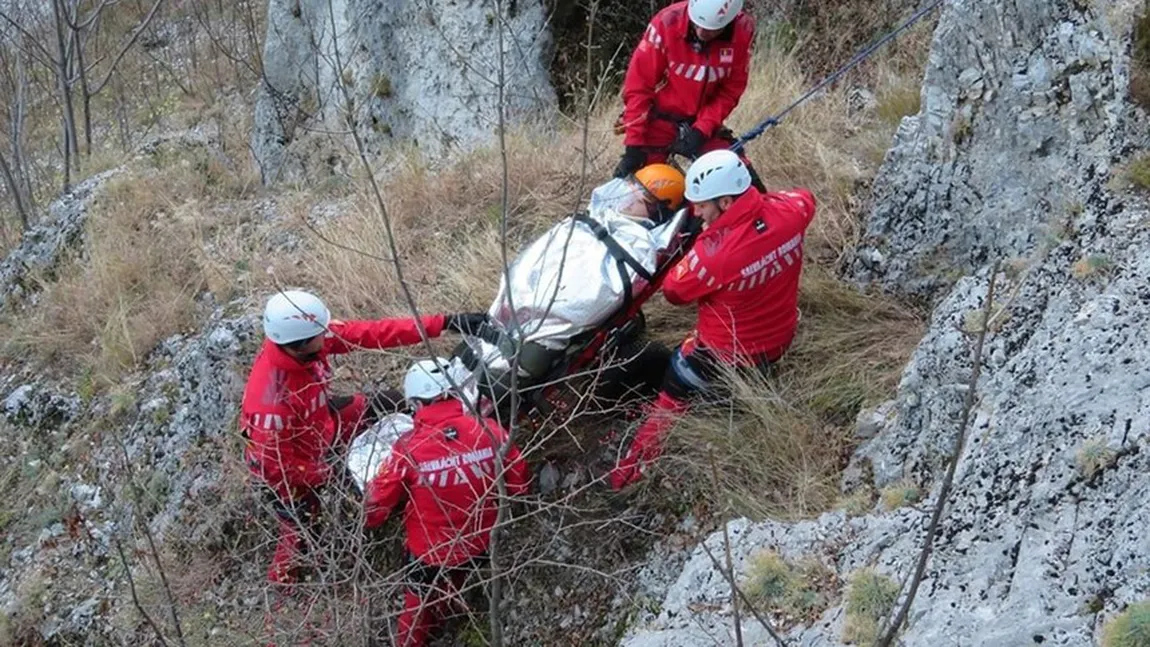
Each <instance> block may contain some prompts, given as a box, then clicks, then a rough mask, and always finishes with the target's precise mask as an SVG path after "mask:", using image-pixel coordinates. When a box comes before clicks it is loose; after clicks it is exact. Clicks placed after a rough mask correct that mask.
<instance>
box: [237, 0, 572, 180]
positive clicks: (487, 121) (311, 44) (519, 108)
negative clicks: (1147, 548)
mask: <svg viewBox="0 0 1150 647" xmlns="http://www.w3.org/2000/svg"><path fill="white" fill-rule="evenodd" d="M329 5H330V6H329ZM547 18H548V15H547V10H546V8H545V6H544V2H543V0H520V1H519V2H510V3H504V15H503V18H502V22H501V21H500V20H499V19H498V18H497V16H496V15H495V8H494V4H493V3H490V2H481V1H480V0H431V1H430V2H427V1H423V0H390V1H388V2H373V1H369V0H332V1H331V2H330V3H329V0H270V1H269V4H268V31H267V39H266V41H265V48H264V72H265V74H264V82H263V83H262V85H261V87H260V96H259V100H258V103H257V106H256V129H255V133H254V134H253V138H252V148H253V151H254V153H255V156H256V158H257V159H258V160H259V162H260V165H261V167H262V170H263V175H264V180H265V182H269V183H270V182H275V181H278V180H287V181H292V180H298V179H302V178H305V177H307V175H305V174H306V173H307V172H308V169H309V168H310V169H312V170H315V169H317V168H318V167H326V170H328V171H331V170H336V171H338V170H340V169H341V168H343V167H345V166H346V165H347V164H349V163H355V164H358V162H352V161H351V158H350V157H348V158H347V159H343V158H341V157H340V156H338V155H335V154H333V153H329V152H325V151H329V150H330V149H331V147H330V146H329V144H325V143H324V141H323V140H324V139H325V138H327V137H328V135H327V133H332V132H335V133H343V132H346V131H347V123H348V121H347V114H348V110H347V101H346V99H347V97H350V98H351V100H352V103H353V106H352V110H351V114H353V115H354V123H355V125H356V129H357V132H358V133H359V135H360V136H361V138H362V141H363V143H364V145H365V148H366V149H367V150H366V152H367V153H368V155H369V157H370V159H372V160H373V161H377V160H378V158H379V156H380V154H381V152H383V151H384V150H386V149H387V148H388V147H390V146H392V145H394V144H397V143H402V144H414V145H415V146H417V147H418V148H419V149H420V150H421V151H423V152H425V153H427V154H429V155H431V156H433V157H439V156H442V155H444V154H446V153H451V152H452V151H458V150H466V149H468V148H470V147H472V146H474V145H475V144H477V143H485V142H488V141H491V138H492V135H493V134H494V133H495V132H496V129H497V127H498V122H499V112H498V109H497V108H498V105H499V78H500V76H501V67H502V77H503V79H504V83H503V85H504V92H503V96H504V98H503V103H504V110H505V115H506V117H507V119H508V121H509V123H520V122H523V121H524V120H533V119H540V118H547V117H548V115H551V114H552V113H553V112H554V110H555V106H556V95H555V90H554V88H553V87H552V85H551V81H550V76H549V71H548V69H547V62H548V60H549V59H548V56H549V54H550V48H551V40H550V31H549V29H548V26H547ZM501 24H502V29H500V25H501ZM501 32H502V36H500V33H501ZM501 42H502V54H501V53H500V51H501V48H500V43H501ZM501 58H502V63H501V62H500V59H501ZM337 61H338V64H337ZM345 90H346V92H347V95H345V94H344V91H345ZM343 145H347V147H348V148H347V150H349V151H353V150H354V145H353V144H352V142H351V140H350V138H348V140H347V141H341V142H339V143H338V146H343ZM325 147H326V148H325ZM344 170H346V169H344Z"/></svg>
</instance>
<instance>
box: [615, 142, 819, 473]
mask: <svg viewBox="0 0 1150 647" xmlns="http://www.w3.org/2000/svg"><path fill="white" fill-rule="evenodd" d="M687 200H689V201H690V202H691V205H692V208H693V210H694V213H695V214H696V215H697V216H699V217H700V218H702V220H703V222H704V223H706V227H707V228H706V230H705V231H704V232H703V233H702V234H700V235H699V237H698V239H697V240H696V241H695V244H694V246H693V247H692V248H691V251H690V252H689V253H688V254H687V255H686V256H685V257H683V260H681V261H680V262H679V264H678V265H676V266H675V268H674V269H672V270H671V272H670V274H669V275H668V276H667V278H666V280H665V281H664V283H663V294H665V295H666V297H667V301H669V302H671V303H672V304H674V305H688V304H692V303H693V304H697V306H698V311H699V312H698V321H697V323H696V326H695V330H694V332H692V333H691V335H690V336H688V337H687V339H686V340H685V341H684V342H683V343H682V344H681V345H680V346H679V348H678V349H676V351H675V353H674V355H673V356H672V357H671V365H670V367H669V368H668V369H667V372H666V373H665V374H664V380H663V387H662V390H661V391H660V393H659V396H658V398H657V399H656V400H655V402H654V404H653V405H652V406H651V408H650V409H649V411H648V413H647V416H646V418H645V419H644V420H643V422H642V424H640V426H639V429H638V430H637V431H636V432H635V438H634V440H633V441H632V443H631V447H630V449H629V451H628V452H627V454H626V455H625V456H624V457H623V458H622V459H621V460H620V461H619V462H618V464H617V465H616V466H615V469H613V470H612V471H611V473H610V475H609V481H610V485H611V487H612V488H613V489H616V490H617V489H620V488H622V487H624V486H626V485H629V484H631V483H633V482H635V481H637V480H638V479H639V478H640V477H641V473H642V468H643V466H644V465H645V464H647V463H649V462H651V461H652V460H654V459H655V458H657V457H658V455H659V453H660V444H661V441H662V438H663V436H664V435H665V434H666V432H667V430H668V429H669V428H670V427H671V426H672V425H673V424H674V421H675V419H676V418H677V417H678V416H679V415H681V414H682V413H684V412H685V411H686V410H687V408H688V397H689V396H690V395H691V394H693V393H695V392H698V391H703V390H706V389H707V388H708V387H709V386H710V384H709V383H710V381H711V380H712V379H713V378H715V377H716V375H717V374H718V373H719V369H720V367H721V366H722V365H728V366H738V367H750V368H759V369H762V368H765V367H767V366H769V365H770V364H771V363H773V362H776V361H778V359H779V358H780V357H782V355H783V353H784V352H786V350H787V348H788V347H789V346H790V344H791V340H792V339H793V337H794V334H795V327H796V326H797V325H798V317H799V310H798V297H799V278H800V275H801V273H802V267H803V236H804V233H805V232H806V229H807V227H808V226H809V225H810V223H811V219H812V218H814V214H815V200H814V197H813V196H812V195H811V193H810V192H809V191H806V190H804V189H795V190H792V191H783V192H779V193H760V192H758V191H755V190H751V176H750V173H749V172H748V171H747V168H746V165H745V164H744V163H743V161H742V160H741V159H740V158H739V156H738V155H736V154H735V153H733V152H731V151H728V150H719V151H714V152H711V153H707V154H705V155H703V156H701V157H700V158H699V159H698V160H696V161H695V163H694V164H692V165H691V167H690V168H689V169H688V170H687Z"/></svg>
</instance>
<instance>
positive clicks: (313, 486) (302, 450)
mask: <svg viewBox="0 0 1150 647" xmlns="http://www.w3.org/2000/svg"><path fill="white" fill-rule="evenodd" d="M485 320H486V315H484V314H482V313H477V314H458V315H435V316H429V317H424V318H423V319H422V324H423V328H424V330H425V331H426V332H427V335H428V336H429V337H438V336H439V334H440V333H441V332H442V331H443V330H444V329H445V328H450V329H452V330H456V331H459V332H464V331H471V330H474V329H475V328H478V327H479V326H480V325H481V324H482V323H483V322H484V321H485ZM263 326H264V334H265V335H266V337H267V339H266V340H265V341H264V345H263V347H262V348H261V349H260V352H259V354H258V355H257V356H256V360H255V363H254V364H253V366H252V370H251V373H250V375H249V376H248V383H247V386H246V387H245V389H244V399H243V405H242V407H241V416H240V424H241V427H242V429H243V432H244V436H245V437H246V438H247V447H246V448H245V450H244V458H245V460H246V461H247V464H248V468H249V469H250V470H251V472H252V474H253V475H254V476H255V477H256V478H257V479H259V480H260V481H262V482H263V483H264V484H266V485H267V487H268V488H269V490H270V491H271V493H273V494H274V495H275V496H274V499H273V504H274V506H275V510H276V515H277V516H278V517H279V526H280V529H279V542H278V544H277V545H276V550H275V555H274V557H273V558H272V563H271V566H270V567H269V568H268V580H269V581H271V582H273V583H282V584H287V583H291V582H293V581H294V580H295V577H296V570H297V568H296V567H298V566H299V557H300V552H301V550H302V549H303V548H305V541H304V534H303V533H304V532H309V531H311V530H313V525H312V523H311V521H312V520H313V518H314V517H315V515H316V513H317V512H318V508H319V498H318V496H317V492H316V491H317V488H319V487H321V486H323V485H324V484H325V483H327V482H328V480H329V478H330V477H331V470H332V468H331V466H330V463H329V460H330V459H331V458H332V455H333V453H334V450H336V449H337V448H338V447H340V446H342V445H343V444H345V443H347V442H349V441H350V440H351V439H352V438H353V437H354V436H355V435H356V434H358V433H359V432H360V431H361V430H362V429H364V428H365V427H366V426H368V425H369V424H370V423H371V422H373V421H374V420H375V419H376V418H378V416H379V415H381V414H382V413H386V412H392V411H396V410H397V409H399V408H400V407H401V406H402V400H403V398H402V396H401V395H400V394H399V393H398V392H395V391H385V392H382V393H379V394H375V395H374V396H371V397H369V396H367V395H365V394H363V393H357V394H355V395H353V396H342V397H340V396H333V395H332V394H331V393H330V392H329V390H328V382H329V381H330V379H331V366H330V364H329V363H328V356H329V355H335V354H339V353H347V352H349V351H352V350H356V349H361V348H364V349H369V348H376V349H378V348H391V347H394V346H403V345H408V344H415V343H418V342H419V341H420V333H419V328H418V326H417V323H416V321H415V320H414V319H382V320H379V321H334V320H332V318H331V314H330V313H329V312H328V309H327V307H326V306H325V305H324V304H323V302H322V301H320V299H319V298H318V297H316V296H315V295H312V294H309V293H307V292H301V291H296V290H292V291H286V292H280V293H279V294H276V295H275V296H273V297H272V298H271V299H269V300H268V303H267V306H266V308H265V309H264V318H263Z"/></svg>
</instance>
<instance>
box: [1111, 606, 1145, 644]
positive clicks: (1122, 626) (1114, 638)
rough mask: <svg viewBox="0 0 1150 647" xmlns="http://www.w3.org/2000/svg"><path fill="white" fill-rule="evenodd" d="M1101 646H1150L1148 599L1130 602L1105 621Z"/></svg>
mask: <svg viewBox="0 0 1150 647" xmlns="http://www.w3.org/2000/svg"><path fill="white" fill-rule="evenodd" d="M1102 647H1150V600H1146V601H1143V602H1138V603H1136V604H1131V605H1130V606H1128V607H1126V610H1125V611H1123V612H1122V613H1120V614H1118V615H1116V616H1114V617H1113V618H1111V619H1110V620H1108V621H1106V624H1105V625H1103V627H1102Z"/></svg>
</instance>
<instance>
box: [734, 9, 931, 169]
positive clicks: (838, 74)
mask: <svg viewBox="0 0 1150 647" xmlns="http://www.w3.org/2000/svg"><path fill="white" fill-rule="evenodd" d="M944 2H946V0H935V2H932V3H931V4H929V5H927V6H925V7H923V8H922V9H919V10H918V11H916V12H915V13H914V15H913V16H911V17H910V18H908V19H907V21H906V22H904V23H903V24H901V25H899V26H898V27H897V28H895V30H894V31H892V32H890V33H889V34H887V35H886V36H883V37H882V38H880V39H878V40H877V41H875V42H874V43H873V44H871V45H870V46H869V47H867V48H866V49H864V50H862V51H861V52H859V53H858V54H856V55H855V57H854V58H852V59H851V60H850V61H849V62H848V63H847V64H846V65H844V66H842V67H840V68H839V69H838V70H836V71H835V73H834V74H831V75H830V76H828V77H827V78H825V79H823V80H822V81H820V82H819V84H818V85H816V86H815V87H813V88H811V89H810V90H808V91H807V92H806V94H804V95H803V96H801V97H799V98H798V99H797V100H795V102H794V103H792V104H791V105H789V106H787V107H786V108H784V109H783V111H782V112H780V113H779V114H777V115H773V116H771V117H767V118H766V119H764V120H763V121H761V122H759V124H758V125H757V126H755V127H754V128H752V129H750V130H748V131H747V133H746V134H745V135H743V136H742V137H740V138H739V139H738V140H737V141H736V142H735V143H734V144H731V150H733V151H735V152H736V153H742V152H743V147H744V146H746V145H747V144H748V143H749V142H751V141H753V140H755V139H757V138H758V137H759V135H762V134H763V133H764V132H766V131H767V129H768V128H770V127H772V126H777V125H779V122H781V121H782V120H783V118H784V117H786V116H787V115H788V114H789V113H790V112H791V111H792V110H794V109H795V108H798V107H799V106H801V105H802V104H804V103H806V101H807V100H808V99H810V98H811V97H813V96H814V95H816V94H818V92H819V91H820V90H822V89H823V88H825V87H827V86H828V85H830V84H832V83H834V82H835V81H837V80H839V79H840V78H842V76H843V75H844V74H846V73H847V72H849V71H851V70H852V69H854V68H855V67H856V66H857V65H858V64H859V63H862V62H863V61H865V60H866V59H868V58H870V55H871V54H874V53H875V51H876V50H878V48H880V47H882V46H883V45H885V44H887V43H889V42H890V41H892V40H894V39H895V37H897V36H898V35H899V34H901V33H902V32H904V31H906V30H907V29H910V28H911V27H912V26H914V24H915V23H917V22H918V21H920V20H922V19H923V18H925V17H926V16H927V15H928V14H930V13H931V12H932V11H934V10H935V9H938V8H939V7H941V6H942V4H943V3H944Z"/></svg>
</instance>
